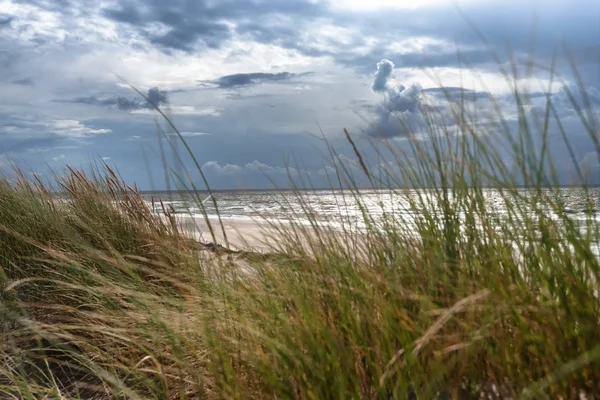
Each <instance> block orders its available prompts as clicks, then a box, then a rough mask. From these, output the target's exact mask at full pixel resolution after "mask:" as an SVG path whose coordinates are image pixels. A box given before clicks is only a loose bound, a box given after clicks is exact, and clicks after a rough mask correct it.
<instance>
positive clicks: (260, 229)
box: [178, 217, 283, 252]
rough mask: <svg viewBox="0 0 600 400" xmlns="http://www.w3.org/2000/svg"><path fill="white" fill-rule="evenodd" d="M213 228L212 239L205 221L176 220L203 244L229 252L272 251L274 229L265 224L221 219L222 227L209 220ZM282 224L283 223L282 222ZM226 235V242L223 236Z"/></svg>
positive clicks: (215, 220)
mask: <svg viewBox="0 0 600 400" xmlns="http://www.w3.org/2000/svg"><path fill="white" fill-rule="evenodd" d="M209 221H210V223H211V225H212V228H213V233H214V238H213V236H212V234H211V232H210V230H209V228H208V224H207V221H206V220H205V219H204V218H190V217H184V218H180V219H179V220H178V223H179V224H181V225H182V226H183V228H184V230H185V231H186V232H189V234H190V236H191V237H193V238H194V239H196V240H198V241H200V242H203V243H213V242H215V239H216V242H217V244H219V245H221V246H225V247H229V248H230V249H231V250H244V251H254V252H267V251H269V250H271V249H272V244H270V243H273V242H272V241H270V240H269V239H272V238H273V237H274V236H275V235H276V234H277V232H276V229H275V228H274V227H273V226H271V225H269V224H268V223H266V222H261V221H248V220H232V219H222V224H223V225H222V227H221V225H220V224H219V220H218V218H212V217H211V218H209ZM282 224H283V222H282ZM223 231H225V235H227V240H225V237H224V235H223Z"/></svg>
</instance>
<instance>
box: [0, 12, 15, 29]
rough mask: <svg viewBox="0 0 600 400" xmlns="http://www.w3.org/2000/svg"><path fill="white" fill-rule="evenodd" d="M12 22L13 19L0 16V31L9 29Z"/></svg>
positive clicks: (8, 16) (7, 16)
mask: <svg viewBox="0 0 600 400" xmlns="http://www.w3.org/2000/svg"><path fill="white" fill-rule="evenodd" d="M13 20H14V17H12V16H10V15H2V14H0V29H2V28H5V27H9V26H10V24H11V23H12V22H13Z"/></svg>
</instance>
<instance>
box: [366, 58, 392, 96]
mask: <svg viewBox="0 0 600 400" xmlns="http://www.w3.org/2000/svg"><path fill="white" fill-rule="evenodd" d="M393 71H394V63H393V62H391V61H390V60H386V59H383V60H381V61H379V62H378V63H377V72H376V73H375V75H373V78H374V79H373V84H371V90H373V91H374V92H376V93H379V92H383V91H385V90H386V89H387V84H388V80H389V79H390V77H391V76H392V72H393Z"/></svg>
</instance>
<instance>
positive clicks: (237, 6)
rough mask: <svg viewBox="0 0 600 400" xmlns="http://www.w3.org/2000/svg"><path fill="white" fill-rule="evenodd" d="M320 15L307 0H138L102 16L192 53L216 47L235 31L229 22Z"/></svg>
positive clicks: (163, 44) (319, 7)
mask: <svg viewBox="0 0 600 400" xmlns="http://www.w3.org/2000/svg"><path fill="white" fill-rule="evenodd" d="M324 12H325V7H324V6H323V5H321V4H316V3H313V2H311V1H308V0H274V1H268V2H265V1H260V2H257V1H251V0H245V1H233V0H224V1H219V2H208V1H206V0H183V1H180V2H177V4H176V5H174V4H172V3H171V2H165V1H161V0H141V1H128V2H122V3H120V4H119V5H118V6H116V7H106V8H104V11H103V14H104V16H105V17H107V18H109V19H112V20H114V21H117V22H120V23H125V24H128V25H130V26H132V27H134V28H135V29H136V30H138V31H139V32H140V33H141V34H142V35H143V36H145V37H146V38H148V40H149V41H150V42H151V43H153V44H155V45H157V46H159V47H161V48H163V49H165V50H167V51H168V50H182V51H186V52H192V51H194V50H197V49H198V46H200V47H211V48H218V47H220V46H221V44H222V43H223V42H224V41H226V40H228V39H229V38H231V36H232V34H233V33H234V32H235V30H236V28H234V27H232V24H230V22H234V21H235V22H238V23H240V24H243V23H246V21H252V20H255V19H256V18H263V19H264V18H269V17H272V16H275V17H276V16H280V15H283V16H298V17H311V16H319V15H322V14H323V13H324ZM153 24H161V25H162V26H164V27H165V28H166V32H161V33H157V32H156V31H153V30H152V28H151V25H153ZM236 25H238V24H236Z"/></svg>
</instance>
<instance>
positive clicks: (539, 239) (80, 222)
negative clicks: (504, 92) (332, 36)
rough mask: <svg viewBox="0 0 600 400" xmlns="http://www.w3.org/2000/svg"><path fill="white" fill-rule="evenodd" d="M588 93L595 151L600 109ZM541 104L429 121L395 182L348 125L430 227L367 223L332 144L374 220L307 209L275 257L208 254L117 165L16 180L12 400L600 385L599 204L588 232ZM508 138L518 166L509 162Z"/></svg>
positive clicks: (375, 173) (9, 268)
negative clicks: (562, 180)
mask: <svg viewBox="0 0 600 400" xmlns="http://www.w3.org/2000/svg"><path fill="white" fill-rule="evenodd" d="M515 77H516V74H515V75H508V74H507V80H509V81H510V79H514V78H515ZM583 87H584V86H583V85H582V84H580V88H583ZM584 94H585V93H584ZM515 100H517V102H516V103H517V107H518V111H519V115H526V113H525V112H524V110H525V107H526V104H527V101H528V99H527V93H526V92H522V91H518V90H515ZM573 100H574V98H573ZM573 106H574V107H575V109H576V110H577V111H578V115H579V118H580V119H581V123H582V127H583V128H584V129H587V130H588V133H589V136H590V141H591V143H594V144H595V146H596V148H595V150H596V151H598V147H597V145H598V139H597V137H596V136H595V135H596V132H595V131H594V129H595V128H594V127H596V126H597V124H596V121H595V119H594V117H593V114H591V113H588V111H587V110H586V108H585V107H584V106H583V105H578V104H577V103H576V102H574V104H573ZM541 115H542V116H544V117H543V118H542V120H541V121H537V123H534V124H533V125H532V124H531V121H530V120H529V119H525V117H523V119H522V121H521V124H520V128H519V131H518V132H512V131H511V130H510V129H508V128H507V127H506V126H505V125H503V118H502V115H500V114H497V115H496V117H495V118H497V121H496V122H497V125H498V126H504V127H505V129H503V130H500V131H497V130H496V131H494V132H486V131H484V128H483V127H482V125H480V124H479V123H478V122H477V120H476V118H475V116H474V115H471V114H469V110H468V107H465V106H464V103H463V107H461V108H458V109H457V111H456V114H455V115H454V121H453V123H446V124H441V125H440V124H439V123H434V121H435V120H436V119H435V118H436V116H435V115H430V117H431V118H428V121H429V123H428V124H427V126H426V128H425V131H424V136H425V137H426V140H425V141H423V140H417V139H414V138H409V139H408V144H409V146H408V147H405V148H404V151H400V150H399V149H398V148H394V147H391V148H390V150H391V151H392V152H393V153H394V154H395V160H394V167H395V171H396V172H395V173H394V174H390V173H388V172H386V170H378V169H377V168H372V167H369V165H368V160H366V159H365V158H364V157H363V156H362V154H361V149H360V148H359V147H358V146H356V144H355V142H354V140H353V137H352V136H351V135H350V134H349V133H346V134H347V138H348V140H349V141H350V144H351V145H352V147H353V148H354V150H355V153H356V156H357V164H356V168H358V170H359V171H361V172H360V173H362V174H364V175H366V176H367V178H368V180H369V181H370V182H371V184H372V185H374V186H378V187H386V188H387V190H388V193H390V194H391V195H392V196H394V197H395V198H397V199H398V201H400V200H402V201H404V202H406V203H407V204H408V205H409V207H410V209H411V211H412V214H413V215H414V216H415V221H413V222H408V221H405V220H403V219H402V218H401V217H400V216H398V215H393V214H389V215H386V217H385V218H383V219H382V220H380V219H377V218H375V216H374V215H371V214H369V213H368V211H366V207H365V204H364V202H363V199H362V197H361V193H360V190H359V189H358V188H357V187H356V185H355V184H354V182H356V181H357V180H356V178H357V177H356V176H355V175H353V174H354V173H355V172H356V169H351V168H350V167H349V166H348V165H347V164H344V163H342V162H341V161H340V160H338V159H337V158H336V157H332V160H331V161H332V163H333V164H334V165H335V166H336V167H337V176H336V177H334V179H336V180H337V183H342V184H343V185H344V186H345V187H347V188H348V189H347V190H346V191H345V192H344V196H347V199H348V200H349V201H350V200H352V201H355V202H357V203H358V204H359V205H361V207H362V209H363V210H364V212H363V214H362V218H363V222H364V224H365V226H366V227H367V229H366V231H365V232H360V233H358V232H356V231H352V230H348V229H346V230H343V231H333V230H331V229H328V228H324V227H322V226H319V225H318V224H317V220H316V216H315V215H313V214H312V213H311V210H310V205H309V204H306V203H304V205H305V214H306V215H304V216H305V217H308V218H309V219H310V220H311V221H312V223H313V224H312V225H311V227H309V228H307V227H304V226H300V225H291V226H286V227H277V228H276V234H275V235H274V236H276V238H277V241H273V242H272V243H274V249H273V252H272V253H271V254H268V255H258V254H228V255H219V254H217V255H216V256H214V257H199V252H201V251H202V246H201V245H199V244H198V243H195V242H193V241H191V240H189V239H187V238H186V236H185V235H184V234H183V232H182V230H181V229H180V228H179V227H178V226H177V224H176V223H175V222H172V219H170V218H168V217H169V215H168V214H169V213H168V211H167V210H165V214H167V215H166V217H167V218H161V217H158V216H156V215H154V214H153V213H152V212H151V210H150V209H149V208H148V207H147V206H146V205H145V203H144V202H143V200H142V199H141V197H140V194H139V192H138V191H137V190H136V189H135V188H131V187H128V186H127V185H126V184H125V183H124V182H122V181H121V180H120V179H119V178H118V175H117V174H116V173H114V172H113V171H112V170H111V169H110V168H108V167H106V166H104V167H100V168H96V169H95V172H94V173H92V174H87V175H85V174H84V173H82V172H80V171H75V170H69V171H67V173H66V174H65V175H62V176H58V175H57V176H56V177H55V178H54V180H53V182H50V183H43V182H42V181H41V180H39V179H36V178H35V177H32V176H27V174H24V173H20V172H19V173H17V176H18V179H9V178H5V179H4V180H2V181H1V182H0V290H1V291H0V321H1V322H0V324H1V327H2V333H1V336H0V358H1V360H2V362H0V397H2V398H30V399H36V398H57V399H58V398H91V397H94V396H97V397H98V398H132V399H135V398H140V399H141V398H144V399H145V398H173V399H175V398H177V399H186V398H189V399H192V398H278V399H284V398H286V399H287V398H302V399H305V398H313V399H322V398H340V399H346V398H382V399H387V398H412V396H415V397H416V398H423V399H430V398H436V397H439V398H444V397H446V398H448V397H449V398H456V397H461V398H478V397H479V395H480V393H481V392H486V393H490V394H493V393H497V397H498V398H500V397H508V396H511V397H524V398H527V397H529V398H544V397H547V398H558V396H562V397H563V398H574V397H576V396H578V395H580V394H581V393H587V394H592V393H596V392H600V387H599V386H598V385H599V383H598V382H600V319H599V317H600V315H599V314H600V308H599V307H600V301H599V295H598V293H599V292H598V290H599V278H600V265H599V260H598V258H597V257H596V256H595V255H594V254H593V252H592V247H593V245H594V244H596V243H599V240H598V239H599V236H598V229H597V228H598V227H597V223H596V222H595V221H593V220H592V219H591V217H590V219H589V220H588V221H587V227H588V229H587V230H586V231H585V232H582V231H581V230H580V229H579V228H578V227H577V226H576V225H575V224H574V223H573V221H572V220H571V219H570V216H569V214H568V213H566V212H565V204H564V199H563V197H562V192H561V190H560V189H559V188H558V187H557V183H558V181H557V178H556V175H555V174H554V173H553V166H554V163H553V158H552V154H550V150H549V146H548V145H547V143H548V140H550V139H549V138H548V137H549V135H548V130H549V126H551V125H557V124H558V123H559V122H560V119H559V118H558V114H557V113H556V112H555V109H554V106H553V105H552V103H551V101H548V103H547V107H546V110H544V112H543V113H542V114H541ZM163 116H164V117H165V118H167V117H166V116H165V115H164V114H163ZM168 122H169V123H171V122H170V120H168ZM173 129H175V126H174V125H173ZM562 137H563V138H564V139H565V142H564V143H565V146H566V148H568V149H570V148H569V146H568V145H569V140H568V136H567V135H566V134H565V133H564V132H563V136H562ZM498 143H503V145H502V146H499V145H498ZM534 143H536V144H535V145H534ZM187 149H188V150H189V148H187ZM407 149H408V150H407ZM330 150H331V154H335V153H336V151H335V149H333V148H331V149H330ZM506 151H508V152H509V156H510V159H511V160H513V161H514V166H516V169H515V168H513V167H511V168H508V167H506V166H505V164H504V162H503V157H506ZM571 154H572V160H571V161H572V166H573V168H574V170H576V171H579V173H578V175H579V176H578V178H579V179H580V181H581V182H584V178H585V177H584V176H583V175H584V174H583V172H582V171H581V170H580V169H578V168H579V164H578V160H577V158H576V157H575V155H574V153H571ZM599 154H600V153H599ZM189 155H191V156H193V154H191V150H190V154H189ZM198 165H199V164H198ZM353 171H354V172H353ZM186 179H187V177H185V176H178V175H176V176H174V180H175V181H177V182H179V183H180V184H182V185H183V184H185V183H186V182H187V180H186ZM520 183H525V184H526V185H527V186H528V187H529V189H528V190H527V191H524V190H520V189H518V186H519V185H520ZM490 185H491V186H494V187H495V188H496V191H497V193H498V198H499V199H500V200H501V202H502V203H503V206H504V207H505V208H506V210H507V213H506V215H504V216H503V217H502V218H499V217H498V216H497V215H496V214H495V211H496V210H495V206H494V205H492V204H490V202H489V200H488V197H489V192H488V191H486V190H485V189H484V187H486V186H490ZM50 187H53V188H56V187H58V188H60V190H61V192H62V193H63V194H62V195H61V196H59V197H57V196H56V195H55V194H54V193H53V192H52V191H51V190H50V189H49V188H50ZM405 188H413V189H416V190H411V191H409V190H406V189H405ZM425 188H428V189H425ZM190 189H191V190H194V189H196V188H195V187H190ZM579 190H581V191H582V195H583V196H588V195H590V192H589V189H588V188H587V187H586V186H585V185H582V186H581V189H579ZM298 196H299V198H300V199H301V198H302V193H301V192H298ZM197 200H198V203H199V205H200V206H202V204H203V203H202V199H201V198H200V196H199V195H197ZM343 203H344V202H343V201H342V202H341V203H340V207H343V206H344V204H343ZM548 210H552V212H553V213H554V214H555V215H556V217H555V218H552V217H551V213H550V212H549V211H548ZM242 262H243V263H244V264H245V265H246V267H247V266H250V268H249V271H248V268H246V269H242V268H240V267H239V266H240V263H242Z"/></svg>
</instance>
